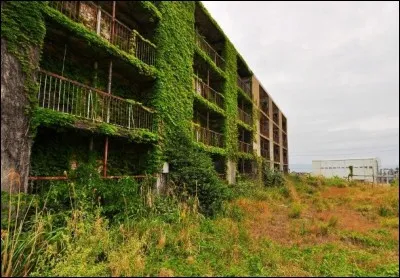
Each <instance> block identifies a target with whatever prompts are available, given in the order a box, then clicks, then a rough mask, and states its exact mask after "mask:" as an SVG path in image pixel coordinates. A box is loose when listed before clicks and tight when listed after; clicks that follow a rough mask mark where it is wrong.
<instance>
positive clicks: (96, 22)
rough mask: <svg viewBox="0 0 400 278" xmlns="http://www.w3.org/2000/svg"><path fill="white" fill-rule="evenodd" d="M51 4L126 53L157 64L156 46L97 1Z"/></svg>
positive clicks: (51, 2)
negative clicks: (96, 2) (97, 3)
mask: <svg viewBox="0 0 400 278" xmlns="http://www.w3.org/2000/svg"><path fill="white" fill-rule="evenodd" d="M49 5H50V6H51V7H52V8H54V9H56V10H58V11H60V12H61V13H63V14H64V15H66V16H67V17H69V18H71V19H72V20H74V21H76V22H79V23H82V24H83V25H84V26H85V27H86V28H87V29H89V30H91V31H93V32H95V33H97V34H98V35H99V36H101V37H102V38H103V39H105V40H107V41H109V42H110V43H111V44H113V45H115V46H116V47H118V48H119V49H121V50H123V51H125V52H126V53H128V54H131V55H134V56H135V57H137V58H138V59H140V60H141V61H143V62H144V63H146V64H148V65H152V66H154V65H155V56H156V51H155V46H154V45H153V44H152V43H150V42H149V41H147V40H146V39H144V38H143V37H142V36H141V35H140V34H139V33H138V32H137V31H136V30H134V29H131V28H129V27H128V26H126V25H125V24H123V23H122V22H120V21H119V20H118V19H116V18H115V17H114V18H113V16H112V15H110V14H109V13H107V12H106V11H105V10H104V9H102V8H101V7H100V6H98V5H96V4H95V3H93V2H90V1H50V2H49Z"/></svg>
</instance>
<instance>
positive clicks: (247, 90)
mask: <svg viewBox="0 0 400 278" xmlns="http://www.w3.org/2000/svg"><path fill="white" fill-rule="evenodd" d="M237 85H238V87H239V88H240V89H242V90H243V92H245V93H246V94H247V95H248V96H249V97H250V98H251V99H252V93H251V83H249V82H246V81H244V80H242V79H241V78H240V77H239V76H238V78H237Z"/></svg>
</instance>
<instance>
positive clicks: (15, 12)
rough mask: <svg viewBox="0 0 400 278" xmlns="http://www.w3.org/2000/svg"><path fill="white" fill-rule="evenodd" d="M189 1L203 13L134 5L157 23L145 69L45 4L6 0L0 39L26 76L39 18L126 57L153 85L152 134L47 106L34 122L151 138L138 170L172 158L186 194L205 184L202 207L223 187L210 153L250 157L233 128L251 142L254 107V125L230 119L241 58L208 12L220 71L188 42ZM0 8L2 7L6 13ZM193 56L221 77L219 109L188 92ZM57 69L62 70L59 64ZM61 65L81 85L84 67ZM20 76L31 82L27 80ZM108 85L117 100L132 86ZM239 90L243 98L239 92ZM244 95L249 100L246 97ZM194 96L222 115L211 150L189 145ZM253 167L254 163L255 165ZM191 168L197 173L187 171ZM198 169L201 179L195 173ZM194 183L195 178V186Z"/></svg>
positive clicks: (40, 35)
mask: <svg viewBox="0 0 400 278" xmlns="http://www.w3.org/2000/svg"><path fill="white" fill-rule="evenodd" d="M196 5H197V6H198V7H200V8H201V9H203V11H204V12H205V14H206V15H208V16H209V14H208V12H207V11H206V10H205V8H204V6H203V5H202V4H201V3H200V2H185V1H174V2H168V1H160V2H159V3H158V4H157V7H156V6H155V5H153V4H152V3H150V2H147V1H142V2H141V4H140V6H141V8H142V9H145V10H148V12H149V13H150V14H151V16H150V18H152V19H151V21H152V22H156V23H157V26H156V28H155V34H154V45H155V46H156V65H155V66H149V65H147V64H145V63H144V62H142V61H140V60H139V59H138V58H136V57H134V56H133V55H130V54H128V53H126V52H124V51H122V50H120V49H119V48H118V47H116V46H115V45H113V44H111V43H109V42H108V41H107V40H105V39H103V38H101V37H100V36H98V35H97V34H95V33H94V32H91V31H90V30H88V29H86V28H85V27H84V26H83V25H82V24H80V23H77V22H74V21H73V20H71V19H70V18H68V17H66V16H65V15H63V14H62V13H60V12H58V11H57V10H55V9H53V8H50V7H49V6H47V4H46V3H43V2H8V3H7V5H6V6H5V8H4V9H3V11H2V20H3V22H2V37H5V38H7V40H8V44H9V48H10V51H11V52H12V53H13V54H15V55H16V56H17V57H18V58H19V60H20V62H21V64H22V66H23V69H24V72H25V73H26V74H27V75H32V74H34V71H35V70H36V68H37V65H33V64H32V63H31V62H30V49H31V46H32V45H36V46H38V47H39V48H41V47H42V44H43V40H44V35H45V31H46V27H45V23H44V22H45V20H46V21H48V23H49V24H58V25H60V26H62V27H63V28H66V29H68V30H69V31H71V33H73V34H74V35H75V36H78V37H80V38H82V39H84V40H86V41H87V42H88V44H89V45H90V46H91V47H93V49H96V51H98V50H101V51H103V52H105V53H108V54H109V55H110V56H112V57H115V58H118V59H121V60H123V61H125V62H126V63H127V64H129V65H131V66H132V67H133V68H135V69H136V71H137V73H138V74H139V75H140V76H143V77H146V78H147V79H148V80H151V81H150V82H154V87H153V88H152V90H150V89H149V91H148V92H150V91H151V94H147V95H151V97H148V96H147V98H146V99H145V101H146V105H147V104H148V105H149V106H151V107H154V109H155V110H156V111H157V113H155V118H156V124H155V126H156V127H157V129H158V131H157V132H149V131H146V130H136V131H126V130H124V129H121V128H119V127H116V126H113V125H110V124H106V123H103V124H95V123H93V122H92V123H90V122H89V121H85V120H82V119H78V118H76V117H74V116H71V115H66V114H61V113H57V112H54V111H50V110H46V109H36V110H35V113H34V114H33V115H32V123H33V126H35V127H37V126H39V125H43V126H47V127H51V126H59V127H61V128H74V127H75V126H76V124H77V123H78V122H79V124H82V123H85V128H86V130H89V131H92V132H93V133H96V134H102V135H107V136H114V137H119V136H125V137H127V138H128V139H130V140H131V141H134V142H136V143H152V144H151V147H150V148H149V149H148V150H146V152H147V153H146V159H147V160H146V163H144V162H143V163H141V164H142V166H143V165H144V166H143V167H142V168H141V170H143V171H145V172H147V173H154V172H157V171H159V169H161V165H162V163H163V162H164V161H168V162H170V163H171V168H170V169H171V176H172V177H174V179H175V180H176V181H184V182H185V183H186V185H188V186H189V187H190V188H189V191H190V192H191V193H197V191H196V190H198V188H197V185H198V184H197V182H198V181H202V182H203V186H204V187H203V188H201V190H203V193H204V194H205V195H206V197H202V198H203V199H202V202H203V204H207V206H211V204H216V203H217V201H216V199H217V197H216V196H218V194H220V193H217V192H221V191H220V190H221V188H222V187H221V186H220V184H221V182H220V180H218V178H217V175H216V171H215V170H214V167H213V164H212V160H211V157H210V155H211V154H217V155H220V156H222V157H224V158H225V159H230V160H233V161H236V160H237V159H238V158H239V157H241V158H246V159H253V160H254V159H255V155H254V154H239V153H238V125H242V126H244V127H245V128H246V129H248V130H250V131H251V132H252V134H253V136H252V139H254V135H255V133H256V131H257V128H256V117H257V113H256V110H255V109H256V108H255V105H254V104H253V105H252V107H253V111H252V113H253V120H254V124H253V126H249V125H246V124H244V123H242V122H238V121H237V112H238V110H237V107H238V94H239V93H242V94H243V92H240V89H238V86H237V59H238V57H239V58H240V56H239V55H238V53H237V51H236V50H235V48H234V46H233V45H232V43H231V42H230V41H229V40H228V38H227V37H226V36H225V35H224V33H223V32H222V30H221V29H220V27H219V26H218V25H217V24H216V23H215V21H214V20H213V19H212V18H211V16H209V17H210V20H211V22H212V23H214V26H215V27H216V28H217V29H218V30H219V31H220V33H221V34H222V35H223V36H224V38H225V44H224V47H223V53H222V56H223V58H224V60H225V67H224V69H220V68H219V67H217V66H216V65H215V64H214V63H213V62H212V61H211V59H210V58H209V57H208V55H207V54H206V53H204V52H203V51H202V50H201V49H200V48H198V47H197V46H196V45H195V29H194V26H195V8H196ZM6 9H7V12H5V11H6ZM195 55H198V56H200V58H202V59H203V60H205V62H206V63H207V64H208V65H209V66H210V68H211V69H212V70H213V71H214V72H215V73H216V74H217V75H219V76H220V77H222V79H223V83H222V84H223V85H222V87H221V93H222V94H223V95H224V97H225V98H224V108H223V109H222V108H220V107H218V106H217V105H215V104H213V103H211V102H209V101H206V100H204V99H203V98H202V97H200V96H198V95H197V94H195V93H194V91H193V75H194V72H193V61H194V58H195ZM59 63H60V61H52V60H51V57H50V58H49V59H46V60H44V61H43V66H44V68H47V69H48V70H50V71H55V70H53V68H52V67H54V68H56V69H58V70H59V69H60V64H59ZM246 66H247V65H246ZM62 68H63V69H64V66H63V67H62ZM64 70H65V72H64V73H65V75H66V76H69V77H70V78H71V79H74V80H78V81H80V82H86V81H87V80H90V79H91V78H92V77H90V76H89V75H88V74H87V72H86V73H85V70H86V69H84V68H83V67H82V69H81V71H79V70H75V69H74V68H73V67H72V66H71V65H69V64H68V62H67V63H66V64H65V69H64ZM82 71H83V72H82ZM79 78H81V79H82V80H81V79H79ZM106 79H107V78H106V74H104V73H99V76H98V80H99V82H98V84H97V87H100V88H101V89H103V90H104V89H105V87H106V82H105V80H106ZM27 80H30V79H29V78H27ZM101 80H102V82H101ZM27 82H28V81H27ZM29 82H30V81H29ZM35 84H36V83H35V82H30V83H28V84H27V87H28V89H29V90H28V91H29V92H36V88H34V86H35ZM114 89H115V92H117V94H118V95H120V96H122V97H124V98H126V97H128V96H129V94H130V92H131V91H130V90H134V89H133V88H132V86H130V84H124V85H121V84H120V85H118V84H116V85H115V86H114V85H113V90H114ZM135 90H136V88H135ZM243 95H244V97H246V98H248V96H247V95H246V94H243ZM32 96H33V94H32ZM32 99H34V98H32ZM248 99H249V100H250V101H251V102H252V100H251V99H250V98H248ZM195 100H197V101H200V102H201V103H202V104H204V105H205V106H207V107H208V108H209V109H211V110H213V111H216V112H217V113H219V114H221V115H222V116H223V117H224V119H225V121H224V127H223V133H224V140H225V147H224V148H216V147H211V146H206V145H203V144H201V143H196V142H194V140H193V133H192V120H193V104H194V101H195ZM156 133H157V134H156ZM153 143H156V144H153ZM123 151H124V150H122V151H121V153H123ZM111 157H112V156H111ZM185 159H186V162H185ZM110 163H111V166H112V165H117V164H118V163H119V161H118V156H115V157H114V158H111V162H110ZM121 163H122V162H121ZM123 163H125V162H123ZM185 163H188V164H185ZM258 164H261V162H259V163H258ZM63 165H64V164H63ZM64 166H65V165H64ZM127 167H128V166H127V165H122V169H125V168H127ZM202 167H203V168H202ZM42 168H43V167H42ZM128 168H129V167H128ZM182 169H184V170H182ZM193 171H195V172H196V173H195V174H193ZM115 173H118V174H123V173H122V172H118V171H115ZM199 173H201V174H203V175H205V176H204V177H201V176H200V174H199ZM183 175H185V176H183ZM194 182H196V184H195V185H194ZM207 192H208V193H207ZM210 192H211V193H210ZM207 196H208V197H207ZM210 196H212V197H210ZM208 209H210V207H208ZM208 209H207V211H208ZM210 210H212V209H210Z"/></svg>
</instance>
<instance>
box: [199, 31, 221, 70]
mask: <svg viewBox="0 0 400 278" xmlns="http://www.w3.org/2000/svg"><path fill="white" fill-rule="evenodd" d="M195 40H196V45H197V46H198V47H199V48H200V49H201V50H203V51H204V52H205V53H206V54H207V55H208V57H210V58H211V60H212V61H213V62H214V63H215V65H216V66H217V67H219V68H220V69H223V68H224V66H225V60H224V59H223V58H222V57H221V56H220V55H219V54H218V53H217V51H215V50H214V48H212V46H211V45H210V44H209V43H208V42H207V41H206V40H205V39H204V37H203V36H202V35H200V33H199V32H198V31H197V30H196V38H195Z"/></svg>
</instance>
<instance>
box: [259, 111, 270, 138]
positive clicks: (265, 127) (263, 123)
mask: <svg viewBox="0 0 400 278" xmlns="http://www.w3.org/2000/svg"><path fill="white" fill-rule="evenodd" d="M260 133H261V134H262V135H263V136H265V137H267V138H269V122H268V120H267V119H265V117H264V116H261V120H260Z"/></svg>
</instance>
